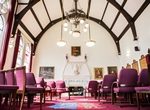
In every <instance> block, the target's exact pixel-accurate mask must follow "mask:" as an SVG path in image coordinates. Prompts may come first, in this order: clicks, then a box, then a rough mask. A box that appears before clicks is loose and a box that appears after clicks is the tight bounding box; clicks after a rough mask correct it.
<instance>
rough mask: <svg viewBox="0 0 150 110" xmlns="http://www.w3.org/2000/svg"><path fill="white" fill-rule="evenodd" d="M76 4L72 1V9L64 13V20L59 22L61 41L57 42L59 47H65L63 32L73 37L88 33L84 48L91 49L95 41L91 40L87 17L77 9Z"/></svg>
mask: <svg viewBox="0 0 150 110" xmlns="http://www.w3.org/2000/svg"><path fill="white" fill-rule="evenodd" d="M77 2H78V0H74V4H75V5H74V8H73V9H71V10H70V11H69V12H66V19H65V20H64V21H63V19H62V21H61V39H60V41H59V42H57V45H58V46H60V47H62V46H65V45H66V42H65V41H64V40H62V36H63V35H62V34H63V31H66V32H67V31H68V32H69V34H71V35H72V36H73V37H80V36H81V32H88V36H89V40H88V41H87V42H86V46H88V47H92V46H94V45H95V41H93V40H91V32H90V31H91V30H90V24H89V23H88V21H87V15H86V14H85V12H84V11H83V10H82V9H79V8H78V4H77Z"/></svg>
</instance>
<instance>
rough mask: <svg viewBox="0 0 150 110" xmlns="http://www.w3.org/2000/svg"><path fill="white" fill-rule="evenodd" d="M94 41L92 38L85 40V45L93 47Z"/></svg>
mask: <svg viewBox="0 0 150 110" xmlns="http://www.w3.org/2000/svg"><path fill="white" fill-rule="evenodd" d="M95 43H96V41H93V40H89V41H87V42H86V46H87V47H93V46H94V45H95Z"/></svg>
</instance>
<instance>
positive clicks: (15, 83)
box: [0, 66, 44, 110]
mask: <svg viewBox="0 0 150 110" xmlns="http://www.w3.org/2000/svg"><path fill="white" fill-rule="evenodd" d="M28 80H29V79H28V77H27V74H26V72H25V66H23V67H17V68H14V69H9V70H3V71H0V96H1V97H0V98H1V102H0V104H1V107H2V105H3V104H4V103H3V102H6V104H8V103H9V105H10V108H13V109H14V110H15V105H16V104H17V102H19V110H22V107H23V103H24V99H25V96H27V104H28V107H30V104H31V101H32V100H31V99H32V97H33V96H34V95H35V94H36V93H40V110H41V109H42V98H43V94H44V88H43V87H37V86H35V85H33V84H34V82H32V83H33V84H32V85H30V84H29V82H28ZM10 87H11V88H13V87H14V88H15V87H16V89H15V90H16V91H15V92H14V91H13V92H12V91H11V89H10ZM3 90H5V91H8V92H4V91H3ZM12 93H13V94H14V95H13V96H14V97H13V98H12ZM9 96H10V97H9ZM12 102H13V103H12ZM11 106H13V107H11Z"/></svg>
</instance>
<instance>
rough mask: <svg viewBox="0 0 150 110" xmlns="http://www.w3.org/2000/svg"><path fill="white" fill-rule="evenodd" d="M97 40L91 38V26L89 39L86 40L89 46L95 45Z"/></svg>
mask: <svg viewBox="0 0 150 110" xmlns="http://www.w3.org/2000/svg"><path fill="white" fill-rule="evenodd" d="M95 43H96V41H94V40H92V39H91V30H90V26H89V40H88V41H87V42H86V46H87V47H93V46H94V45H95Z"/></svg>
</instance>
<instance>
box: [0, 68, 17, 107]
mask: <svg viewBox="0 0 150 110" xmlns="http://www.w3.org/2000/svg"><path fill="white" fill-rule="evenodd" d="M14 80H15V77H14V69H10V70H4V71H0V96H1V95H2V96H3V97H4V98H5V100H4V104H6V105H7V104H9V106H7V107H9V109H15V99H16V91H17V89H18V86H16V85H15V83H14ZM1 98H2V97H1ZM8 99H9V100H8ZM8 101H9V103H8ZM1 102H2V100H0V104H1ZM1 109H4V108H1Z"/></svg>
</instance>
